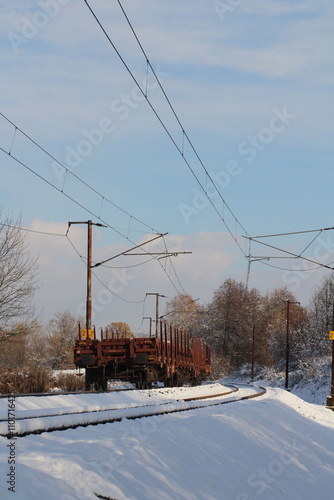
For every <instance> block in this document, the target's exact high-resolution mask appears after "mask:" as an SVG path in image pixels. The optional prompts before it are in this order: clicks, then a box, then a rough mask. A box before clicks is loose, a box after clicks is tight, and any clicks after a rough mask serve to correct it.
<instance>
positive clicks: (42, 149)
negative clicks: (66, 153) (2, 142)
mask: <svg viewBox="0 0 334 500" xmlns="http://www.w3.org/2000/svg"><path fill="white" fill-rule="evenodd" d="M0 116H2V117H3V118H4V119H5V120H6V121H7V122H8V123H9V124H10V125H11V126H12V127H14V134H13V139H12V143H11V146H10V148H9V151H6V150H5V149H4V148H2V147H0V150H1V151H3V152H4V153H5V154H7V155H8V156H10V157H11V158H13V159H14V160H15V161H17V162H18V163H20V164H21V165H22V166H24V167H25V168H27V169H28V170H30V171H31V172H32V173H34V174H35V175H36V176H37V177H39V178H40V179H42V180H43V181H45V182H46V183H47V184H49V185H50V186H52V187H53V188H54V189H56V190H57V191H58V192H60V193H62V194H64V195H65V196H67V197H68V198H69V199H71V201H74V202H75V203H77V204H78V205H79V206H80V207H81V208H84V209H85V210H87V211H88V212H89V213H91V214H92V215H94V217H97V218H98V219H100V217H99V215H101V213H100V214H97V213H96V214H95V213H93V212H91V211H89V210H88V209H86V208H85V207H83V206H82V205H81V204H79V203H78V202H77V201H76V200H74V199H73V198H71V197H70V196H69V195H68V194H67V193H65V191H64V188H65V185H66V180H67V175H71V176H72V177H73V178H75V179H76V180H77V181H79V182H80V183H81V184H82V185H84V186H85V187H86V188H88V189H89V190H90V191H91V192H92V193H95V194H96V195H97V196H98V197H100V200H101V201H100V203H101V205H100V212H101V211H102V206H103V203H104V202H106V203H109V204H110V205H112V206H113V207H114V208H116V209H117V210H119V211H120V212H122V213H123V214H125V215H126V216H127V217H129V218H130V221H129V223H131V220H132V219H133V220H134V221H136V222H138V223H140V224H141V225H142V226H144V227H146V228H147V229H149V230H150V232H152V233H158V232H159V231H157V230H155V229H154V228H152V227H151V226H150V225H148V224H146V223H145V222H143V221H142V220H140V219H139V218H138V217H136V216H134V215H133V214H130V213H129V212H127V211H126V210H124V209H123V208H122V207H120V206H119V205H117V204H116V203H114V202H113V201H111V200H110V199H109V198H107V197H105V196H104V195H102V194H101V193H100V192H99V191H97V190H96V189H94V188H93V187H92V186H91V185H90V184H88V183H87V182H85V181H84V180H83V179H81V177H79V176H78V175H76V174H75V173H74V172H72V171H71V170H70V169H69V168H67V166H66V165H64V164H63V163H62V162H60V161H59V160H57V159H56V158H55V157H54V156H53V155H52V154H50V153H49V152H48V151H47V150H46V149H45V148H43V147H42V146H41V145H40V144H38V143H37V142H36V141H35V140H34V139H32V138H31V137H30V136H29V135H28V134H27V133H26V132H24V131H23V130H22V129H20V128H19V127H18V126H17V125H15V123H13V122H12V121H11V120H10V119H9V118H8V117H7V116H5V115H4V114H3V113H2V112H0ZM18 132H19V133H20V134H22V135H23V136H24V137H25V138H26V139H28V140H29V141H30V142H31V143H32V144H33V145H34V146H36V147H37V148H38V149H39V150H40V151H42V152H43V153H44V154H46V155H47V156H48V157H49V158H50V159H51V160H52V161H54V162H55V163H57V164H58V165H59V166H60V167H62V168H63V169H64V171H65V173H66V175H65V177H64V182H63V185H62V188H61V189H60V188H59V187H58V186H56V185H55V184H54V183H52V182H50V181H49V180H48V179H46V177H43V176H42V175H40V174H39V173H38V172H36V171H35V170H33V169H32V168H31V167H28V166H27V165H26V164H25V163H24V162H22V161H21V160H19V159H18V158H17V157H16V156H14V155H13V153H12V150H13V147H14V144H15V140H16V139H17V133H18ZM108 227H110V228H111V229H112V230H113V231H116V232H117V233H118V234H119V235H120V236H123V237H124V238H126V239H129V238H127V237H126V236H125V235H124V234H122V233H121V232H120V231H118V230H117V229H116V228H115V227H114V226H111V225H108ZM128 231H129V228H128Z"/></svg>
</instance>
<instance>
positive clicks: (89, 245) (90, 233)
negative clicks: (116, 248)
mask: <svg viewBox="0 0 334 500" xmlns="http://www.w3.org/2000/svg"><path fill="white" fill-rule="evenodd" d="M72 224H87V295H86V336H87V338H89V332H90V330H91V329H92V267H93V266H92V255H93V252H92V249H93V231H92V229H93V228H92V226H98V227H107V226H105V225H103V224H100V223H95V222H93V221H91V220H88V221H85V222H69V223H68V227H69V228H70V226H71V225H72Z"/></svg>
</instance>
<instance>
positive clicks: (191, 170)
mask: <svg viewBox="0 0 334 500" xmlns="http://www.w3.org/2000/svg"><path fill="white" fill-rule="evenodd" d="M84 2H85V4H86V5H87V7H88V9H89V11H90V13H91V14H92V16H93V17H94V19H95V21H96V23H97V24H98V25H99V27H100V29H101V30H102V32H103V34H104V35H105V37H106V38H107V40H108V42H109V43H110V45H111V46H112V48H113V49H114V51H115V52H116V54H117V56H118V57H119V59H120V61H121V62H122V64H123V65H124V67H125V69H126V70H127V72H128V73H129V75H130V76H131V78H132V80H133V81H134V83H135V85H136V86H137V87H138V89H139V91H140V92H141V94H142V95H143V97H144V98H145V99H146V101H147V103H148V105H149V106H150V108H151V110H152V111H153V113H154V115H155V116H156V118H157V119H158V121H159V123H160V124H161V126H162V127H163V129H164V130H165V132H166V134H167V135H168V137H169V139H170V140H171V142H172V144H173V145H174V147H175V148H176V150H177V151H178V153H179V154H180V156H181V157H182V159H183V161H184V162H185V163H186V165H187V167H188V168H189V170H190V172H191V173H192V175H193V177H194V178H195V180H196V182H197V183H198V185H199V186H200V188H201V190H202V191H203V193H204V194H205V196H206V197H207V199H208V201H209V203H210V204H211V206H212V207H213V209H214V210H215V212H216V213H217V215H218V217H219V218H220V219H221V221H222V222H223V224H224V226H225V227H226V229H227V231H228V232H229V234H230V236H231V237H232V238H233V240H234V241H235V243H236V245H237V246H238V247H239V249H240V251H241V252H242V254H243V255H244V256H245V252H244V250H243V248H242V246H241V245H240V243H239V241H238V239H237V237H236V236H235V235H234V234H233V231H232V230H231V229H230V227H229V225H228V224H227V222H226V220H225V217H224V216H223V215H222V214H221V213H220V211H219V209H218V208H217V207H216V205H215V204H214V202H213V200H212V198H211V197H210V196H209V195H208V193H207V190H206V189H205V186H203V184H202V183H201V181H200V179H199V177H198V175H197V174H196V173H195V170H194V168H193V167H192V165H191V164H190V162H189V161H188V160H187V158H186V156H185V155H184V145H182V147H180V146H179V145H178V144H177V142H176V140H175V139H174V137H173V136H172V134H171V132H170V131H169V129H168V128H167V126H166V125H165V123H164V121H163V120H162V118H161V117H160V115H159V113H158V112H157V110H156V109H155V107H154V105H153V104H152V102H151V101H150V99H149V97H148V95H146V92H145V90H143V89H142V87H141V85H140V84H139V82H138V80H137V79H136V77H135V75H134V74H133V72H132V71H131V69H130V67H129V65H128V64H127V63H126V61H125V60H124V58H123V57H122V55H121V53H120V51H119V50H118V49H117V47H116V45H115V44H114V42H113V41H112V39H111V38H110V36H109V35H108V33H107V31H106V30H105V28H104V27H103V25H102V23H101V21H100V20H99V18H98V17H97V15H96V14H95V12H94V10H93V8H92V7H91V6H90V4H89V3H88V1H87V0H84ZM118 3H119V5H120V7H121V9H122V12H123V13H124V15H125V16H126V20H127V22H128V24H129V26H130V28H131V30H132V33H133V34H134V36H135V38H136V40H137V43H138V44H139V46H140V48H141V51H142V53H143V56H144V58H145V61H146V63H147V65H148V66H149V67H150V69H151V71H152V72H153V75H154V76H155V78H156V80H157V83H158V85H159V87H160V89H161V91H162V93H163V95H164V97H165V99H166V100H167V103H168V105H169V107H170V109H171V110H172V113H173V115H174V116H175V118H176V120H177V123H178V125H179V126H180V128H181V131H182V136H183V138H184V137H185V138H186V139H187V141H188V144H189V145H190V147H191V149H192V151H193V152H194V154H195V156H196V158H197V159H198V161H199V163H200V165H201V167H202V168H203V169H204V171H205V173H206V175H207V177H208V178H209V179H210V182H211V183H212V185H213V186H214V188H215V190H216V191H217V193H218V196H219V197H220V198H221V200H222V201H223V206H224V205H225V206H226V208H227V209H228V210H229V212H230V214H231V215H232V217H233V219H234V220H235V222H236V224H238V225H239V226H240V227H241V229H242V230H243V231H244V232H245V234H247V235H248V233H247V231H246V230H245V228H244V227H243V226H242V225H241V223H240V222H239V220H238V219H237V217H236V216H235V215H234V213H233V211H232V210H231V208H230V207H229V205H228V204H227V203H226V201H225V200H224V198H223V197H222V195H221V192H220V190H219V188H218V187H217V185H216V183H215V182H214V180H213V178H212V176H211V175H210V173H209V172H208V170H207V169H206V167H205V165H204V163H203V161H202V160H201V158H200V156H199V154H198V152H197V150H196V149H195V147H194V145H193V143H192V141H191V140H190V138H189V136H188V134H187V133H186V131H185V129H184V127H183V126H182V124H181V121H180V119H179V117H178V115H177V114H176V112H175V109H174V107H173V106H172V104H171V102H170V100H169V98H168V96H167V94H166V92H165V90H164V88H163V87H162V85H161V82H160V80H159V78H158V76H157V75H156V73H155V71H154V69H153V67H152V65H151V63H150V61H149V59H148V56H147V54H146V52H145V50H144V49H143V46H142V44H141V43H140V41H139V38H138V36H137V35H136V33H135V30H134V28H133V26H132V24H131V22H130V20H129V18H128V16H127V15H126V13H125V11H124V8H123V6H122V4H121V3H120V2H118Z"/></svg>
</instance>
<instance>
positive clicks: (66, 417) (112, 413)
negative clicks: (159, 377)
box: [0, 385, 266, 439]
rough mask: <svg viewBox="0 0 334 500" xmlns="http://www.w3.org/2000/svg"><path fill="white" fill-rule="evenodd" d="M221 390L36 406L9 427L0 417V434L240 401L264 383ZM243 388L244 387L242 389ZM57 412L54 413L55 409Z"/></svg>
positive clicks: (258, 393) (38, 431)
mask: <svg viewBox="0 0 334 500" xmlns="http://www.w3.org/2000/svg"><path fill="white" fill-rule="evenodd" d="M227 387H228V390H227V391H226V390H224V391H223V392H216V393H215V394H210V395H201V396H196V397H190V398H187V397H185V398H180V397H179V398H178V399H176V400H175V401H172V402H171V401H168V402H161V401H159V402H156V403H154V404H141V405H135V404H131V405H123V407H118V408H115V406H114V407H112V406H108V407H105V406H104V407H99V408H96V409H94V408H91V407H89V409H87V407H86V408H85V407H82V408H81V410H80V411H78V410H71V409H70V408H67V409H66V408H64V409H63V411H61V412H59V409H48V410H47V411H46V410H38V412H37V413H36V412H35V414H33V415H29V414H28V415H27V416H24V415H23V414H22V415H18V416H17V417H16V418H15V421H14V423H13V425H12V426H11V427H9V422H8V418H2V419H0V436H4V437H7V438H11V439H12V438H14V437H23V436H27V435H29V434H41V433H43V432H53V431H60V430H66V429H75V428H76V427H86V426H88V425H98V424H105V423H112V422H118V421H120V420H122V419H128V420H131V419H132V420H133V419H137V418H142V417H150V416H157V415H165V414H168V413H175V412H181V411H187V410H192V409H197V408H204V407H208V406H218V405H222V404H227V403H232V402H236V401H242V400H245V399H251V398H254V397H259V396H261V395H263V394H264V393H265V392H266V390H265V389H264V388H263V387H253V386H248V387H247V390H246V392H250V394H245V395H242V396H239V395H237V396H232V397H229V398H227V396H230V395H231V394H236V393H238V392H240V389H239V387H237V386H232V385H229V386H227V385H224V389H225V388H227ZM243 392H245V389H243ZM56 412H57V413H56Z"/></svg>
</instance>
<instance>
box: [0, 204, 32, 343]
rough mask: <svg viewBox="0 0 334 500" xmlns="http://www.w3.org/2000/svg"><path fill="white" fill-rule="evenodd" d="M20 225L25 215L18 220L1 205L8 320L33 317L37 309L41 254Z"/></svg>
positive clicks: (2, 292) (2, 305)
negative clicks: (33, 251) (32, 250)
mask: <svg viewBox="0 0 334 500" xmlns="http://www.w3.org/2000/svg"><path fill="white" fill-rule="evenodd" d="M20 225H21V216H19V217H18V218H17V220H14V219H13V217H12V216H11V215H10V214H9V213H8V212H6V211H5V210H4V209H2V208H0V317H1V318H2V322H3V323H5V324H8V323H9V322H10V321H11V320H13V319H15V320H16V321H18V320H20V321H22V320H26V319H30V318H32V317H33V315H34V312H35V309H34V306H33V304H32V297H33V295H34V292H35V290H36V288H37V258H32V257H31V255H30V254H29V251H28V245H27V243H26V241H25V236H24V233H23V231H22V230H21V228H20ZM14 333H15V332H14Z"/></svg>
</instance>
